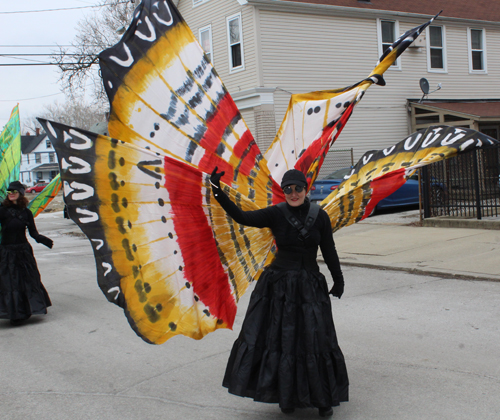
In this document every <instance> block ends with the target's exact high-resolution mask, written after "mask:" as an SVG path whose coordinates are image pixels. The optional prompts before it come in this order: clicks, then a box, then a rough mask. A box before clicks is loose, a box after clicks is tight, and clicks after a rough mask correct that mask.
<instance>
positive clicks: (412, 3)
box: [287, 0, 500, 22]
mask: <svg viewBox="0 0 500 420" xmlns="http://www.w3.org/2000/svg"><path fill="white" fill-rule="evenodd" d="M287 1H290V2H295V3H310V4H321V5H329V6H341V7H351V8H358V9H364V10H387V11H392V12H401V13H412V14H419V15H426V16H434V15H436V14H437V13H439V11H440V10H442V11H443V12H442V13H441V15H440V16H441V17H451V18H459V19H468V20H483V21H488V22H500V1H499V0H475V1H471V0H370V1H364V0H362V1H358V0H287Z"/></svg>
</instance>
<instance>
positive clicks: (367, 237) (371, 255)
mask: <svg viewBox="0 0 500 420" xmlns="http://www.w3.org/2000/svg"><path fill="white" fill-rule="evenodd" d="M418 222H419V215H418V211H417V210H415V211H408V212H403V213H400V214H398V215H394V214H382V215H375V216H372V217H370V218H368V219H365V220H363V221H362V222H360V223H358V224H355V225H351V226H348V227H346V228H343V229H341V230H339V231H338V232H337V233H335V234H334V239H335V244H336V246H337V251H338V253H339V257H340V260H341V263H342V265H354V266H359V267H370V268H379V269H391V270H403V271H407V272H414V273H418V274H423V275H439V276H445V277H449V278H461V279H475V280H495V281H500V230H498V229H491V225H492V224H493V225H496V226H498V228H500V217H499V218H496V220H495V218H490V219H489V220H484V221H474V220H469V221H466V223H467V224H464V223H462V225H463V226H468V227H466V228H464V227H450V226H453V224H452V223H450V220H449V219H430V222H429V221H427V223H428V224H430V223H432V224H433V226H434V227H421V226H417V225H418V224H419V223H418ZM459 222H463V221H459ZM485 223H487V224H488V226H487V228H486V229H485V228H484V227H485ZM455 225H459V223H456V224H455ZM441 226H443V227H441Z"/></svg>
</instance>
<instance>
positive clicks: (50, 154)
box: [49, 153, 55, 163]
mask: <svg viewBox="0 0 500 420" xmlns="http://www.w3.org/2000/svg"><path fill="white" fill-rule="evenodd" d="M49 162H51V163H52V162H55V153H49Z"/></svg>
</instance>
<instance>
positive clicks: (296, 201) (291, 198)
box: [283, 185, 307, 207]
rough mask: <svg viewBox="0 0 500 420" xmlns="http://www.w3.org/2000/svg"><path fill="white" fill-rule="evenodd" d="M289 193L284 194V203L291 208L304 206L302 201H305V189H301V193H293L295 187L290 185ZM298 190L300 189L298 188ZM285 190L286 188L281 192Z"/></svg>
mask: <svg viewBox="0 0 500 420" xmlns="http://www.w3.org/2000/svg"><path fill="white" fill-rule="evenodd" d="M290 187H291V192H290V193H289V194H286V193H285V199H286V202H287V203H288V204H289V205H290V206H292V207H298V206H301V205H302V204H304V200H305V199H306V193H307V191H306V189H305V188H302V191H301V192H297V191H295V188H296V185H290ZM299 189H300V187H299ZM285 190H287V187H285V188H284V190H283V192H285Z"/></svg>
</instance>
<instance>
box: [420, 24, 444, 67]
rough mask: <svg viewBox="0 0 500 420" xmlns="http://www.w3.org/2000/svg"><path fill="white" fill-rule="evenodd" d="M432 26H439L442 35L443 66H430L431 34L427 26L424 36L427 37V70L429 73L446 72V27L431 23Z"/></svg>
mask: <svg viewBox="0 0 500 420" xmlns="http://www.w3.org/2000/svg"><path fill="white" fill-rule="evenodd" d="M432 26H440V27H441V34H442V36H443V39H442V41H443V68H442V69H433V68H432V67H431V34H430V30H429V27H427V28H426V34H425V35H426V37H427V71H428V72H429V73H448V54H447V51H446V27H445V26H444V25H432Z"/></svg>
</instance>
